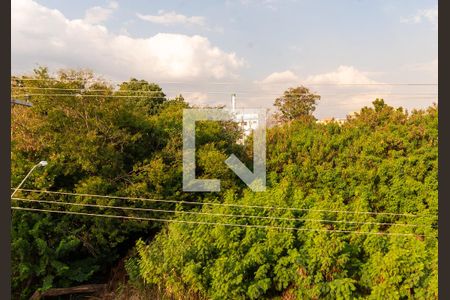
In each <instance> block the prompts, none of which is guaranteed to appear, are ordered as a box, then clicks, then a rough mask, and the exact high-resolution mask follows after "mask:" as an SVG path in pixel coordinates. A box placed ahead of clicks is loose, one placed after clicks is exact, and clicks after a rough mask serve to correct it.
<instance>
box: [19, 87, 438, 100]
mask: <svg viewBox="0 0 450 300" xmlns="http://www.w3.org/2000/svg"><path fill="white" fill-rule="evenodd" d="M25 89H30V90H32V89H35V88H23V89H21V90H22V91H21V93H22V94H19V96H90V97H93V96H98V97H146V95H154V94H160V95H161V96H160V98H161V97H164V96H163V95H165V92H167V93H172V94H178V95H182V94H194V93H198V91H179V90H177V91H170V90H165V91H121V90H83V89H46V88H40V89H39V90H38V91H41V92H40V93H25V92H23V90H25ZM35 90H37V89H35ZM46 90H51V91H80V93H42V91H46ZM81 92H88V93H89V92H110V93H113V94H85V93H81ZM116 93H130V95H117V94H116ZM201 93H203V94H213V95H227V96H229V95H231V94H233V93H235V94H241V95H242V94H244V95H246V94H251V95H260V94H264V95H263V96H277V97H283V96H284V95H283V93H265V92H261V91H233V92H231V91H229V92H228V91H205V92H201ZM317 94H319V95H320V96H328V97H329V96H352V95H367V96H370V95H374V94H377V95H386V96H438V95H439V94H438V93H432V92H430V93H391V92H370V93H368V92H365V93H362V92H353V93H349V92H347V93H317ZM289 95H293V96H302V95H304V94H301V93H289Z"/></svg>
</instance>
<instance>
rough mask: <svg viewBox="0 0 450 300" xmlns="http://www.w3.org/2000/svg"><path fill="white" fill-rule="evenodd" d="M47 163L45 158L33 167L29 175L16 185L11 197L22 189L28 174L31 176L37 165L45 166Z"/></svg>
mask: <svg viewBox="0 0 450 300" xmlns="http://www.w3.org/2000/svg"><path fill="white" fill-rule="evenodd" d="M47 164H48V163H47V161H45V160H43V161H40V162H39V163H38V164H36V165H35V166H34V167H32V168H31V170H30V172H28V174H27V176H25V178H24V179H23V180H22V182H21V183H20V184H19V185H18V186H17V187H16V189H15V190H14V192H13V193H12V194H11V198H12V197H13V196H14V194H15V193H16V192H17V191H18V190H19V189H20V187H21V186H22V184H23V183H24V182H25V180H27V178H28V176H30V174H31V173H32V172H33V171H34V169H36V168H37V167H45V166H46V165H47Z"/></svg>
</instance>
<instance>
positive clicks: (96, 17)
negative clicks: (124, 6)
mask: <svg viewBox="0 0 450 300" xmlns="http://www.w3.org/2000/svg"><path fill="white" fill-rule="evenodd" d="M118 7H119V4H118V3H117V2H115V1H112V2H110V3H109V4H108V6H107V7H101V6H94V7H91V8H89V9H88V10H86V12H85V15H84V21H86V22H87V23H91V24H100V23H102V22H104V21H106V20H108V19H109V17H110V16H111V15H112V14H113V12H114V11H115V10H116V9H117V8H118Z"/></svg>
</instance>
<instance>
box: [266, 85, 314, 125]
mask: <svg viewBox="0 0 450 300" xmlns="http://www.w3.org/2000/svg"><path fill="white" fill-rule="evenodd" d="M319 100H320V96H319V95H317V94H314V93H312V92H311V91H310V90H309V89H308V88H306V87H304V86H299V87H296V88H289V89H288V90H287V91H285V92H284V94H283V96H281V97H279V98H277V99H276V100H275V103H274V106H275V107H277V109H278V110H279V113H278V115H277V119H278V120H279V121H281V122H288V121H292V120H296V119H301V118H305V117H306V118H311V117H312V112H313V111H314V110H315V109H316V104H317V101H319Z"/></svg>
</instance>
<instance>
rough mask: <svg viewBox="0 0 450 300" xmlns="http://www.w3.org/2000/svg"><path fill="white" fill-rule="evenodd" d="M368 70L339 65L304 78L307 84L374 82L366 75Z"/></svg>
mask: <svg viewBox="0 0 450 300" xmlns="http://www.w3.org/2000/svg"><path fill="white" fill-rule="evenodd" d="M369 74H370V73H369V72H362V71H359V70H358V69H356V68H355V67H353V66H339V67H338V68H337V70H336V71H332V72H329V73H323V74H318V75H312V76H309V77H307V78H306V79H305V83H307V84H308V83H309V84H374V83H377V81H375V80H373V79H370V78H369V77H368V75H369Z"/></svg>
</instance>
